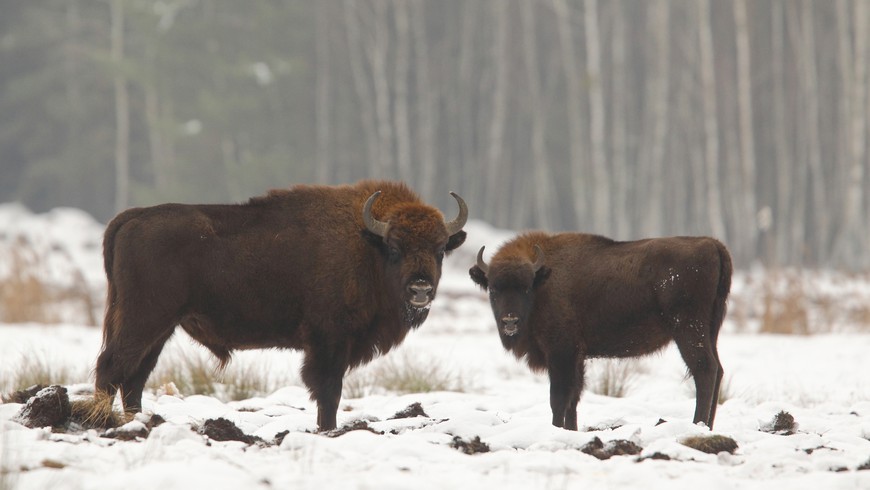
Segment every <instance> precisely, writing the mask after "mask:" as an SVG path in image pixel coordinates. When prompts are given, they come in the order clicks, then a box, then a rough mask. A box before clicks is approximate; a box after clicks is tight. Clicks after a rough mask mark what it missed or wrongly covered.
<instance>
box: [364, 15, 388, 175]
mask: <svg viewBox="0 0 870 490" xmlns="http://www.w3.org/2000/svg"><path fill="white" fill-rule="evenodd" d="M372 5H373V12H372V17H373V22H372V24H371V25H372V29H371V30H372V32H373V35H374V42H372V43H370V44H368V46H367V48H368V49H366V53H367V54H368V58H369V66H371V70H372V80H373V81H374V88H375V116H376V118H377V122H378V126H377V127H378V140H379V148H380V151H379V152H378V157H379V158H380V160H379V161H378V162H377V164H376V165H374V166H373V167H372V170H373V172H372V175H377V176H388V175H390V174H391V173H392V172H393V168H394V166H393V124H392V118H391V117H390V114H391V113H390V83H389V77H388V75H387V51H389V49H390V28H389V17H388V16H387V5H386V0H374V1H373V3H372Z"/></svg>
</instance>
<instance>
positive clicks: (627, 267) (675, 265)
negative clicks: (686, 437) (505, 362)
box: [469, 232, 731, 430]
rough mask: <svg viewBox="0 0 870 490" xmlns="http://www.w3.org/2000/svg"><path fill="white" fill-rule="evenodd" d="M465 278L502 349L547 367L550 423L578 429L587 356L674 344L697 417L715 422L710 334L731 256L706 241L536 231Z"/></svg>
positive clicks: (718, 369) (717, 377) (721, 312)
mask: <svg viewBox="0 0 870 490" xmlns="http://www.w3.org/2000/svg"><path fill="white" fill-rule="evenodd" d="M469 273H470V275H471V278H472V280H474V282H475V283H477V284H478V285H479V286H481V287H482V288H483V289H484V290H488V291H489V300H490V304H491V306H492V311H493V313H494V315H495V321H496V323H497V324H498V332H499V337H501V342H502V345H504V348H505V349H507V350H508V351H511V352H513V354H514V355H515V356H516V357H517V358H518V359H522V358H525V359H526V362H527V363H528V364H529V367H530V368H531V369H533V370H545V369H546V370H547V372H548V374H549V377H550V407H551V408H552V410H553V425H555V426H556V427H564V428H566V429H569V430H577V402H578V401H579V400H580V393H581V392H582V390H583V377H584V364H585V360H586V358H595V357H636V356H641V355H644V354H649V353H652V352H655V351H657V350H659V349H662V348H663V347H665V346H666V345H667V344H668V343H669V342H670V341H671V340H673V341H674V342H675V343H676V344H677V347H678V348H679V350H680V354H681V355H682V357H683V360H684V361H685V362H686V366H688V369H689V372H690V373H691V375H692V377H693V378H694V380H695V388H696V399H695V417H694V422H695V423H698V422H703V423H705V424H706V425H707V427H711V428H712V427H713V419H714V417H715V415H716V405H717V403H718V393H719V383H720V382H721V381H722V374H723V371H722V365H721V364H720V363H719V354H718V353H717V351H716V338H717V336H718V334H719V327H720V326H721V325H722V320H723V318H724V316H725V301H726V299H727V298H728V292H729V290H730V287H731V257H730V256H729V254H728V251H727V250H726V248H725V246H724V245H722V244H721V243H720V242H718V241H716V240H714V239H712V238H704V237H675V238H657V239H647V240H639V241H631V242H617V241H614V240H611V239H609V238H605V237H602V236H597V235H588V234H578V233H560V234H554V235H551V234H546V233H541V232H533V233H527V234H524V235H521V236H519V237H517V238H515V239H513V240H512V241H510V242H508V243H506V244H505V245H504V246H502V247H501V249H500V250H499V251H498V252H497V253H496V254H495V256H493V258H492V259H491V261H490V264H489V265H487V264H486V263H485V262H484V261H483V247H481V249H480V252H478V254H477V265H475V266H473V267H472V268H471V269H470V270H469Z"/></svg>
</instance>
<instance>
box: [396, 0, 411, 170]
mask: <svg viewBox="0 0 870 490" xmlns="http://www.w3.org/2000/svg"><path fill="white" fill-rule="evenodd" d="M393 11H394V13H395V19H396V20H395V22H396V66H395V79H394V81H393V87H394V90H395V93H396V96H395V102H394V104H393V105H394V107H395V122H396V164H397V166H398V170H399V172H398V174H399V178H400V179H402V180H403V181H405V182H410V181H411V127H410V121H409V119H408V66H409V64H410V62H411V59H410V58H411V50H410V40H409V37H410V36H409V26H408V24H409V20H408V2H407V1H406V0H394V1H393Z"/></svg>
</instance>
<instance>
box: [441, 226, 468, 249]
mask: <svg viewBox="0 0 870 490" xmlns="http://www.w3.org/2000/svg"><path fill="white" fill-rule="evenodd" d="M463 243H465V232H464V231H463V230H459V231H457V232H456V233H454V234H453V236H451V237H450V238H449V239H448V240H447V247H445V250H447V251H448V252H449V251H451V250H454V249H456V248H459V246H460V245H462V244H463Z"/></svg>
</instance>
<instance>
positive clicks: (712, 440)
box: [680, 435, 738, 454]
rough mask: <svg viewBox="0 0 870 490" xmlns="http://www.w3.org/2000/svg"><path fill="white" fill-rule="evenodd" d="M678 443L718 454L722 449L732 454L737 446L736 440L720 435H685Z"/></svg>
mask: <svg viewBox="0 0 870 490" xmlns="http://www.w3.org/2000/svg"><path fill="white" fill-rule="evenodd" d="M680 444H682V445H684V446H688V447H690V448H692V449H697V450H698V451H701V452H704V453H708V454H719V453H721V452H722V451H725V452H726V453H729V454H734V451H736V450H737V447H738V446H737V441H735V440H734V439H732V438H730V437H727V436H720V435H710V436H692V437H687V438H686V439H683V440H682V441H680Z"/></svg>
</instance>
